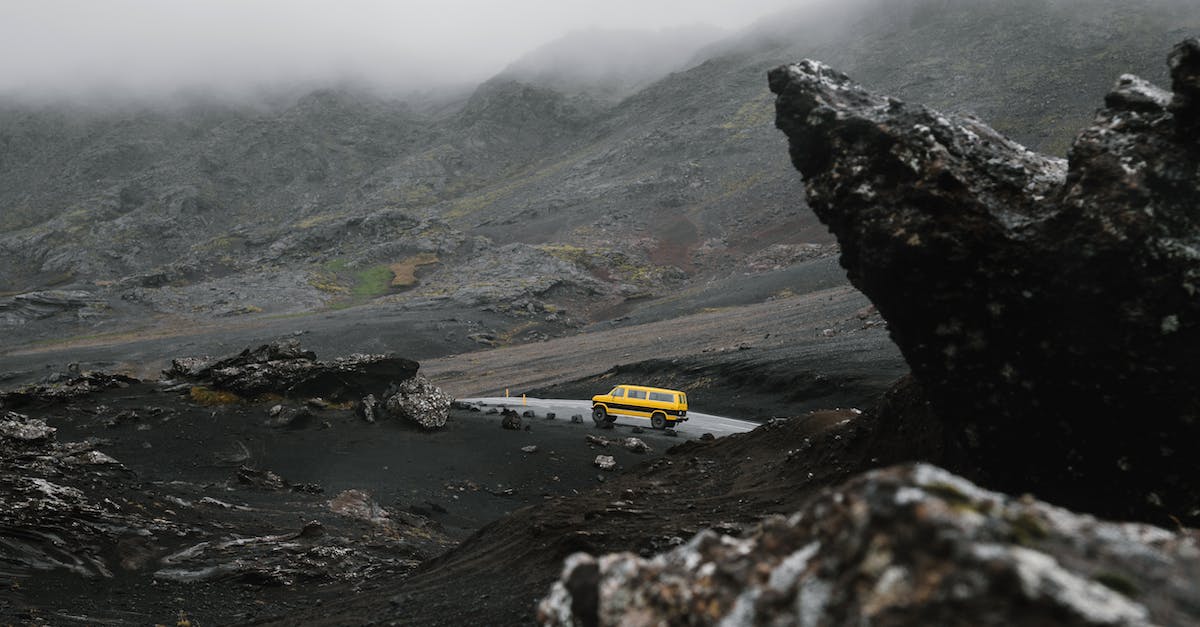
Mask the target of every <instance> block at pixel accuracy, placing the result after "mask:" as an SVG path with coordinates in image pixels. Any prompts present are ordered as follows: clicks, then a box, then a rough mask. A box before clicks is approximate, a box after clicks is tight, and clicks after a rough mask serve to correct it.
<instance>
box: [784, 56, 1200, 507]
mask: <svg viewBox="0 0 1200 627" xmlns="http://www.w3.org/2000/svg"><path fill="white" fill-rule="evenodd" d="M1170 67H1171V73H1172V76H1173V78H1174V85H1173V87H1174V95H1173V96H1172V97H1171V99H1170V100H1169V104H1167V103H1168V99H1167V96H1166V94H1165V93H1163V92H1161V91H1160V90H1158V89H1157V88H1154V87H1153V86H1151V85H1149V84H1148V83H1145V82H1144V81H1141V80H1140V79H1137V78H1136V77H1129V76H1126V77H1122V79H1121V80H1120V82H1119V84H1118V85H1117V87H1116V89H1115V90H1114V92H1113V94H1111V95H1110V96H1109V98H1108V99H1107V104H1108V108H1106V109H1104V110H1102V111H1100V113H1099V114H1098V115H1097V117H1096V120H1095V122H1094V124H1093V125H1092V126H1091V127H1089V128H1087V129H1085V130H1084V131H1083V132H1082V133H1081V134H1080V135H1079V136H1078V138H1077V139H1076V141H1075V143H1074V146H1073V148H1072V149H1071V152H1070V159H1069V162H1066V161H1063V160H1060V159H1054V158H1050V157H1045V156H1041V155H1037V154H1034V153H1032V152H1030V151H1029V150H1027V149H1025V148H1024V147H1022V146H1020V145H1018V144H1016V143H1015V142H1013V141H1010V140H1008V139H1006V138H1004V137H1002V136H1001V135H1000V134H998V133H997V132H995V131H993V130H992V129H990V128H989V127H987V126H986V125H985V124H984V123H983V122H980V121H979V120H977V119H973V118H969V117H960V116H953V115H943V114H940V113H938V112H936V111H933V110H930V109H927V108H925V107H921V106H915V105H909V104H905V103H903V102H900V101H898V100H895V99H892V98H887V97H884V96H880V95H876V94H873V93H871V92H869V91H867V90H865V89H864V88H862V87H860V86H858V85H856V84H854V83H853V82H851V81H850V79H849V78H848V77H847V76H845V75H844V74H841V73H839V72H837V71H835V70H833V69H831V68H829V67H827V66H825V65H823V64H821V63H819V62H816V61H803V62H801V63H797V64H794V65H787V66H782V67H779V68H777V69H775V70H773V71H772V72H771V73H770V86H771V90H772V91H774V92H775V93H776V94H777V95H778V98H777V100H776V115H777V117H776V125H777V126H778V127H779V128H780V129H781V130H783V131H784V132H785V133H786V134H787V135H788V138H789V140H790V152H791V157H792V162H793V163H794V164H795V166H796V168H798V169H799V170H800V172H801V173H802V174H803V175H804V179H805V182H806V184H807V187H808V202H809V204H810V206H811V207H812V208H813V210H814V211H815V212H816V214H817V216H818V217H819V218H820V219H821V220H822V221H823V222H824V223H825V224H827V225H828V226H829V228H830V229H831V230H832V231H833V233H834V234H835V235H836V236H837V238H838V241H839V243H840V245H841V249H842V255H841V262H842V265H843V266H844V267H845V268H846V270H847V272H848V275H849V278H850V280H851V282H853V283H854V285H855V286H856V287H858V288H859V289H861V290H862V291H863V292H864V293H866V295H867V296H868V297H870V299H871V300H872V301H873V302H874V303H875V305H876V306H877V307H878V309H879V312H880V313H881V314H882V315H883V317H884V318H885V319H886V320H887V322H888V325H889V331H890V333H891V336H892V338H893V339H894V340H895V342H896V343H897V344H898V345H899V347H900V349H901V351H902V352H903V354H904V356H905V358H906V360H907V361H908V363H909V365H910V366H911V367H912V371H913V374H914V375H915V377H916V378H917V379H918V380H919V382H920V384H921V387H922V388H923V389H924V390H925V391H926V392H927V393H928V395H929V399H930V401H931V402H932V404H933V407H934V409H935V410H936V412H937V413H938V414H939V415H940V416H942V419H943V420H944V422H945V424H946V436H947V438H948V441H949V444H950V446H949V448H951V449H955V450H957V451H959V454H960V455H959V457H960V458H961V459H968V460H970V465H971V468H970V469H969V470H970V471H971V472H972V478H975V479H978V480H980V481H981V482H983V483H985V484H986V485H988V486H989V487H995V488H999V489H1002V490H1004V491H1006V492H1013V493H1019V492H1025V491H1029V492H1034V493H1035V494H1037V495H1038V496H1041V497H1044V498H1047V499H1050V500H1052V501H1055V502H1058V503H1063V504H1066V505H1069V506H1072V507H1075V508H1080V509H1083V510H1086V511H1090V512H1095V513H1098V514H1101V515H1105V516H1112V517H1118V518H1135V519H1142V520H1156V521H1163V522H1165V521H1167V520H1168V519H1169V518H1170V517H1175V518H1178V519H1180V520H1184V521H1185V522H1188V523H1192V524H1195V523H1197V522H1200V484H1197V483H1196V481H1195V477H1196V476H1200V455H1197V450H1196V442H1200V387H1197V386H1196V385H1195V382H1194V378H1195V373H1196V372H1198V371H1200V298H1197V295H1196V291H1197V287H1198V286H1200V245H1198V242H1200V214H1198V213H1197V211H1196V207H1197V206H1200V147H1198V145H1197V144H1196V142H1195V139H1194V137H1195V129H1196V125H1197V124H1198V123H1200V106H1197V104H1196V103H1197V98H1196V95H1197V93H1198V92H1197V86H1198V84H1200V83H1198V82H1197V75H1198V74H1200V44H1198V43H1197V42H1196V41H1195V40H1191V41H1188V42H1185V43H1184V44H1181V45H1180V46H1178V47H1177V48H1176V49H1175V51H1174V52H1173V53H1172V54H1171V57H1170ZM963 468H964V469H966V467H965V466H964V467H963Z"/></svg>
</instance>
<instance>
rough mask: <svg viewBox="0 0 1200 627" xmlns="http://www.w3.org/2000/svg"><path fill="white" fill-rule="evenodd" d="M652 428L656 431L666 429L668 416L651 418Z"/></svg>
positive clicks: (658, 415)
mask: <svg viewBox="0 0 1200 627" xmlns="http://www.w3.org/2000/svg"><path fill="white" fill-rule="evenodd" d="M650 426H651V427H654V428H655V429H664V428H666V426H667V416H666V414H654V415H653V416H650Z"/></svg>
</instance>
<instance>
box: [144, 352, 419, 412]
mask: <svg viewBox="0 0 1200 627" xmlns="http://www.w3.org/2000/svg"><path fill="white" fill-rule="evenodd" d="M418 367H419V365H418V364H417V362H415V361H412V360H410V359H404V358H402V357H393V356H389V355H351V356H349V357H339V358H337V359H335V360H333V361H331V362H323V361H317V356H316V354H315V353H313V352H311V351H306V350H304V349H302V348H301V347H300V344H299V342H297V341H296V340H294V339H293V340H287V341H284V342H275V343H271V344H264V345H262V346H259V347H258V348H256V349H254V350H250V349H246V350H244V351H242V352H241V353H240V354H238V355H236V356H234V357H230V358H226V359H221V360H217V361H213V360H209V359H207V358H182V359H175V360H172V362H171V367H170V368H169V369H168V370H166V371H164V372H163V374H164V375H165V376H167V377H168V378H170V379H181V380H185V381H192V382H196V383H201V384H203V385H205V386H207V387H210V388H213V389H216V390H223V391H227V392H233V393H234V394H238V395H240V396H243V397H246V398H252V397H255V396H258V395H262V394H268V393H273V394H282V395H284V396H304V397H314V396H319V397H324V398H326V399H335V400H343V399H344V400H355V401H357V400H359V399H361V398H362V397H363V396H366V395H367V394H381V393H382V392H383V391H384V390H385V389H387V387H388V386H389V385H391V384H393V383H401V382H404V381H408V380H409V379H411V378H413V377H414V376H415V375H416V374H417V368H418Z"/></svg>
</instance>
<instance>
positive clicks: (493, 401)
mask: <svg viewBox="0 0 1200 627" xmlns="http://www.w3.org/2000/svg"><path fill="white" fill-rule="evenodd" d="M458 402H460V403H470V404H474V405H479V406H480V407H500V406H504V407H509V408H512V409H515V410H518V411H522V410H526V409H532V410H534V411H535V412H538V413H545V412H554V413H556V414H558V415H559V416H561V417H564V418H565V417H567V416H570V415H572V414H582V415H583V417H584V419H585V420H586V421H587V422H588V423H591V421H592V402H591V401H579V400H571V399H563V398H525V399H522V398H521V397H519V396H518V397H509V398H505V397H503V396H491V397H482V398H460V399H458ZM687 415H688V420H687V422H685V423H683V424H682V425H681V426H680V427H679V429H678V430H677V431H678V432H679V435H681V436H684V437H687V438H689V439H694V438H698V437H700V435H701V434H704V433H711V434H713V435H715V436H718V437H720V436H724V435H730V434H732V433H744V432H746V431H750V430H751V429H754V428H755V427H757V426H758V423H757V422H750V421H748V420H738V419H737V418H726V417H724V416H714V415H712V414H705V413H701V412H695V411H690V410H689V411H688V414H687ZM617 424H636V425H639V426H642V427H644V428H647V429H648V428H650V421H649V420H644V419H639V418H628V417H625V416H618V417H617Z"/></svg>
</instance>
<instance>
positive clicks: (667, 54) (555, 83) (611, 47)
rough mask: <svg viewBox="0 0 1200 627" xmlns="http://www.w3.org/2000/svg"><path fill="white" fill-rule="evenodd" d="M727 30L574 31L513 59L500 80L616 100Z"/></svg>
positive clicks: (684, 62) (687, 60) (681, 64)
mask: <svg viewBox="0 0 1200 627" xmlns="http://www.w3.org/2000/svg"><path fill="white" fill-rule="evenodd" d="M725 34H726V33H725V32H724V31H721V30H719V29H717V28H715V27H712V26H706V25H701V24H697V25H693V26H681V27H676V28H668V29H663V30H659V31H639V30H606V29H596V28H593V29H589V30H582V31H575V32H571V33H568V34H567V35H564V36H563V37H560V38H559V39H556V40H554V41H552V42H550V43H548V44H546V45H544V46H541V47H539V48H538V49H536V50H534V51H532V52H530V53H528V54H526V55H524V56H522V57H521V58H520V59H517V60H516V61H514V62H512V63H511V64H509V66H508V67H507V68H505V69H504V71H502V72H501V73H500V75H499V77H498V78H501V79H505V80H514V81H519V82H522V83H529V84H532V85H541V86H546V87H551V88H553V89H556V90H558V91H562V92H565V93H572V92H578V93H583V94H587V95H588V96H590V97H592V98H595V99H597V100H600V101H602V102H607V103H615V102H618V101H620V100H621V99H622V98H625V97H627V96H629V95H631V94H632V93H634V92H636V91H637V90H638V89H641V88H643V87H645V86H647V85H649V84H650V83H652V82H654V81H655V80H658V79H660V78H662V77H663V76H666V75H667V74H669V73H671V72H675V71H679V70H683V69H686V68H687V67H688V66H689V65H691V64H692V63H693V62H695V61H696V60H697V59H696V55H697V54H699V53H700V51H701V49H702V48H704V47H706V46H708V45H709V44H712V43H715V42H716V41H718V40H719V39H721V38H722V37H723V36H724V35H725ZM700 60H703V59H700Z"/></svg>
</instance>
